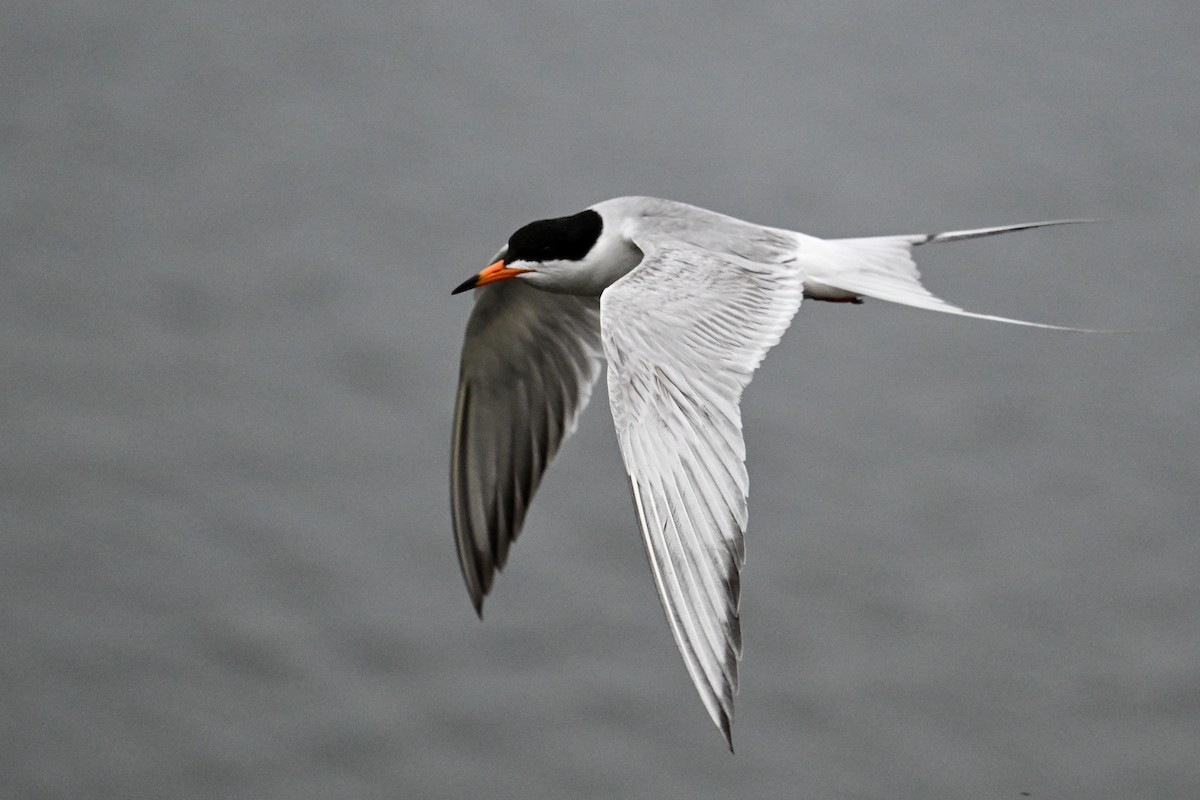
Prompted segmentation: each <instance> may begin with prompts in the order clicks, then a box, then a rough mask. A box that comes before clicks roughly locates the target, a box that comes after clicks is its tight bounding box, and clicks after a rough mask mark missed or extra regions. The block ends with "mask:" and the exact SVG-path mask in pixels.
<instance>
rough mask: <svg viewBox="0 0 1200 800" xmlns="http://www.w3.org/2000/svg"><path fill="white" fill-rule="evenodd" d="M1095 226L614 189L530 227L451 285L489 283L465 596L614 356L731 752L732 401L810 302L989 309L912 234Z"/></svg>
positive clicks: (477, 378)
mask: <svg viewBox="0 0 1200 800" xmlns="http://www.w3.org/2000/svg"><path fill="white" fill-rule="evenodd" d="M1083 221H1084V220H1053V221H1047V222H1033V223H1027V224H1024V225H1004V226H1000V227H994V228H977V229H975V230H963V231H950V232H946V233H934V234H914V235H907V236H876V237H868V238H856V239H819V238H817V237H814V236H809V235H806V234H803V233H797V232H795V231H790V230H784V229H782V228H772V227H767V226H765V225H757V224H754V223H752V222H746V221H743V220H740V219H735V218H734V217H729V216H726V215H724V214H719V213H717V212H715V211H709V210H707V209H704V208H699V207H696V206H692V205H687V204H685V203H679V202H675V201H672V200H660V199H656V198H650V197H618V198H615V199H612V200H605V201H604V202H602V203H597V204H596V205H594V206H591V207H590V208H587V209H585V210H583V211H581V212H579V213H578V214H572V215H570V216H566V217H558V218H555V219H543V220H538V221H536V222H531V223H529V224H528V225H525V226H524V227H522V228H520V229H519V230H517V232H516V233H514V234H513V235H512V236H511V237H509V239H508V243H507V244H506V245H505V246H504V247H502V248H501V249H500V251H499V252H498V253H497V254H496V255H495V257H493V259H492V263H491V265H490V266H488V267H487V268H485V269H483V270H482V271H481V272H479V273H478V274H476V275H474V276H472V277H471V278H469V279H468V280H466V281H465V282H464V283H463V284H461V285H460V286H459V287H458V288H456V289H455V290H454V292H453V293H454V294H457V293H459V292H464V291H467V290H470V289H474V290H476V302H475V306H474V308H473V310H472V312H471V316H470V319H469V320H468V322H467V330H466V335H465V339H464V341H463V347H462V363H461V372H460V376H459V383H458V395H457V400H456V403H455V410H454V438H453V443H452V447H451V458H450V495H451V511H452V516H453V525H454V538H455V542H456V543H457V547H458V559H459V564H460V565H461V567H462V573H463V578H464V579H465V581H466V584H467V591H468V593H469V594H470V596H471V602H472V603H473V604H474V606H475V609H476V611H477V612H478V613H479V614H480V615H481V616H482V609H483V598H484V596H485V595H486V594H487V593H488V591H489V590H490V589H491V588H492V581H493V579H494V577H495V573H496V571H497V570H499V569H501V568H502V567H503V566H504V563H505V561H506V560H507V558H508V551H509V547H510V546H511V545H512V543H513V541H514V540H515V539H516V538H517V536H518V535H519V534H520V532H521V526H522V523H523V521H524V519H525V513H526V510H527V509H528V508H529V503H530V501H531V500H532V499H533V494H534V492H535V491H536V489H537V487H538V483H539V482H540V480H541V478H542V474H543V473H544V471H545V470H546V468H547V466H548V465H549V463H550V460H551V459H552V458H553V457H554V454H555V453H556V452H557V451H558V448H559V445H561V444H562V442H563V440H564V439H566V437H567V436H569V435H570V433H571V432H572V430H574V428H575V424H576V421H577V420H578V418H579V414H580V412H582V411H583V408H584V406H586V405H587V401H588V398H589V396H590V395H591V392H592V387H593V385H594V384H595V382H596V379H597V378H598V377H599V375H600V367H601V364H602V362H605V361H606V362H607V364H608V394H609V404H610V406H611V409H612V417H613V423H614V425H615V426H616V431H617V442H618V445H619V448H620V452H621V458H622V460H623V461H624V464H625V471H626V473H627V474H628V477H629V483H630V486H631V487H632V489H633V505H634V509H635V511H636V514H637V520H638V525H639V527H640V528H641V533H642V539H643V541H644V543H645V547H646V554H647V556H648V558H649V562H650V568H651V572H652V573H653V576H654V584H655V587H656V588H657V589H658V595H659V598H660V599H661V600H662V606H663V610H664V611H665V612H666V616H667V623H668V624H669V626H670V628H671V634H672V635H673V636H674V638H675V644H676V645H677V646H678V648H679V652H680V653H681V654H682V656H683V662H684V664H685V665H686V667H687V671H688V673H689V675H690V676H691V679H692V682H693V683H694V684H695V687H696V691H697V692H698V693H699V695H700V699H701V700H702V701H703V703H704V707H705V709H707V711H708V714H709V716H710V717H711V718H712V720H713V722H714V723H715V724H716V725H717V727H718V728H720V730H721V732H722V733H723V734H724V736H725V739H726V742H727V743H728V744H729V745H730V747H731V749H732V724H733V700H734V695H735V693H736V692H737V685H738V661H739V659H740V658H741V653H742V637H741V625H740V623H739V620H738V602H739V597H740V572H741V568H742V564H743V562H744V549H743V537H744V534H745V530H746V501H747V492H748V487H749V482H748V479H747V475H746V465H745V461H746V447H745V443H744V441H743V438H742V420H741V413H740V410H739V407H738V404H739V401H740V399H741V395H742V390H743V389H745V388H746V385H747V384H748V383H749V382H750V378H751V376H752V375H753V374H754V371H755V369H756V368H757V367H758V365H759V363H760V362H761V361H762V359H763V356H764V355H766V353H767V351H768V350H769V349H771V347H772V346H774V345H775V344H776V343H777V342H778V341H779V338H780V336H782V335H783V332H784V330H785V329H786V328H787V327H788V325H789V323H790V322H791V320H792V316H793V315H794V314H795V313H796V311H797V309H799V307H800V302H801V300H802V299H803V298H808V299H812V300H824V301H830V302H842V303H861V302H862V299H863V298H864V297H871V298H876V299H879V300H888V301H891V302H893V303H901V304H903V305H908V306H914V307H916V308H924V309H929V310H931V311H941V312H945V313H949V314H959V315H962V316H967V317H977V318H980V319H988V320H996V321H999V322H1008V323H1013V324H1016V325H1030V326H1034V327H1038V328H1054V329H1059V330H1084V329H1079V328H1064V327H1062V326H1057V325H1045V324H1041V323H1036V322H1025V321H1022V320H1016V319H1008V318H1006V317H997V316H993V315H990V314H977V313H973V312H970V311H965V310H963V309H962V308H959V307H958V306H954V305H950V304H949V303H947V302H945V301H943V300H941V299H940V298H938V297H936V296H934V295H933V294H932V293H930V292H929V290H927V289H926V288H925V287H924V286H923V285H922V284H921V279H920V273H919V272H918V271H917V267H916V265H915V264H914V262H913V257H912V251H913V248H915V247H919V246H922V245H927V244H935V243H939V242H955V241H961V240H964V239H975V238H978V237H982V236H992V235H994V234H1000V233H1009V232H1012V231H1020V230H1027V229H1030V228H1041V227H1046V226H1050V225H1063V224H1068V223H1073V222H1083Z"/></svg>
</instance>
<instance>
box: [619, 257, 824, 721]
mask: <svg viewBox="0 0 1200 800" xmlns="http://www.w3.org/2000/svg"><path fill="white" fill-rule="evenodd" d="M638 245H639V246H640V247H641V248H642V249H643V251H644V252H645V253H646V256H645V258H644V259H643V261H642V263H641V264H640V265H639V266H638V267H637V268H636V269H634V270H633V271H632V272H630V273H629V274H628V275H626V276H625V277H624V278H622V279H621V280H619V281H617V282H616V283H615V284H613V285H612V286H611V287H609V288H608V289H607V290H606V291H605V292H604V294H603V295H602V297H601V338H602V340H603V344H604V353H605V356H606V357H607V359H608V391H609V402H610V405H611V407H612V414H613V421H614V422H615V424H616V429H617V439H618V442H619V445H620V449H621V456H622V458H623V459H624V462H625V468H626V471H627V472H628V475H629V480H630V484H631V486H632V489H633V501H634V506H635V509H636V511H637V517H638V523H639V525H640V526H641V531H642V536H643V538H644V540H645V545H646V554H647V556H648V558H649V561H650V567H651V570H652V572H653V574H654V582H655V585H656V586H657V588H658V594H659V597H660V598H661V600H662V604H663V608H664V610H665V611H666V615H667V621H668V623H669V624H670V627H671V632H672V634H674V637H675V642H676V644H677V645H678V647H679V651H680V653H682V655H683V660H684V663H685V665H686V666H687V670H688V673H689V674H690V675H691V678H692V681H693V682H694V683H695V685H696V689H697V691H698V692H699V693H700V698H701V700H703V702H704V706H705V708H706V709H707V710H708V713H709V715H710V716H711V717H712V719H713V722H715V723H716V724H717V726H718V727H720V729H721V731H722V732H723V733H724V734H725V737H726V739H727V740H730V737H731V726H732V721H733V698H734V694H735V693H736V691H737V669H738V659H739V658H740V657H741V649H742V648H741V628H740V623H739V621H738V600H739V595H740V590H739V573H740V570H741V567H742V563H743V560H744V547H743V535H744V532H745V529H746V497H747V490H748V480H747V475H746V467H745V444H744V442H743V439H742V429H741V428H742V426H741V412H740V410H739V408H738V403H739V401H740V399H741V395H742V390H743V389H744V388H745V386H746V385H747V384H748V383H749V382H750V378H751V376H752V375H753V373H754V370H755V368H757V367H758V365H759V363H760V362H761V361H762V359H763V356H764V355H766V352H767V350H769V349H770V348H771V347H772V346H773V345H774V344H775V343H776V342H778V341H779V338H780V336H781V335H782V334H783V332H784V330H786V328H787V326H788V323H789V322H790V321H791V319H792V316H793V315H794V314H795V313H796V310H797V309H798V308H799V307H800V299H801V295H802V285H801V277H800V274H799V273H798V271H796V270H795V268H794V266H791V265H781V264H758V263H753V262H748V261H744V260H741V259H738V258H736V257H734V256H724V255H717V254H715V253H713V252H712V251H706V250H698V249H696V248H695V247H693V246H689V245H686V244H683V243H677V242H660V243H646V242H642V241H639V242H638Z"/></svg>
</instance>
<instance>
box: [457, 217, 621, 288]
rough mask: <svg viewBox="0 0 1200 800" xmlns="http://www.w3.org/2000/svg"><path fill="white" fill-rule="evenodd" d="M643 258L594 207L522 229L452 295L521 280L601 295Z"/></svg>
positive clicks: (533, 284) (543, 285) (509, 238)
mask: <svg viewBox="0 0 1200 800" xmlns="http://www.w3.org/2000/svg"><path fill="white" fill-rule="evenodd" d="M640 259H641V252H640V251H638V250H637V248H636V247H634V246H633V244H632V243H630V242H628V241H627V240H625V239H624V238H623V237H622V236H621V234H620V232H619V231H618V230H616V226H613V225H611V224H608V223H607V221H606V220H605V218H604V217H603V216H601V214H600V212H599V211H597V210H595V209H593V208H589V209H586V210H584V211H580V212H579V213H578V214H572V215H571V216H569V217H556V218H554V219H540V220H537V221H536V222H531V223H529V224H528V225H525V226H524V227H522V228H520V229H518V230H517V232H516V233H514V234H513V235H512V236H510V237H508V244H507V245H505V246H504V247H503V248H502V249H501V250H500V252H499V253H497V254H496V258H495V259H494V260H493V263H492V264H491V265H490V266H488V267H486V268H484V269H483V270H482V271H480V272H479V273H478V274H476V275H473V276H471V277H470V278H468V279H467V280H465V281H463V283H461V284H460V285H459V286H458V287H457V288H456V289H455V290H454V291H453V292H451V294H458V293H459V292H465V291H467V290H468V289H475V288H478V287H480V286H486V285H487V284H489V283H495V282H497V281H503V280H508V279H510V278H519V279H521V280H524V281H527V282H528V283H529V284H531V285H532V286H535V287H537V288H538V289H543V290H545V291H550V292H564V293H567V294H581V295H598V294H600V292H602V291H604V289H605V288H607V287H608V285H609V284H611V283H612V282H613V281H614V280H616V279H617V278H619V277H621V275H624V274H625V273H626V272H628V271H629V270H630V269H632V268H633V267H634V266H635V265H636V264H637V263H638V261H639V260H640Z"/></svg>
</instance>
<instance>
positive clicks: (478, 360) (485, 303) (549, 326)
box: [450, 280, 601, 614]
mask: <svg viewBox="0 0 1200 800" xmlns="http://www.w3.org/2000/svg"><path fill="white" fill-rule="evenodd" d="M476 294H477V298H476V303H475V307H474V309H472V311H471V317H470V320H469V321H468V322H467V331H466V335H465V337H464V339H463V347H462V362H461V369H460V372H459V380H458V395H457V400H456V402H455V408H454V439H453V442H452V445H451V453H450V506H451V514H452V518H453V522H454V539H455V542H456V544H457V547H458V561H459V565H460V566H461V567H462V573H463V579H464V580H465V581H466V584H467V591H468V592H469V594H470V596H471V602H472V603H473V604H474V606H475V610H476V611H477V612H479V613H481V614H482V608H483V598H484V596H485V595H486V594H487V593H488V591H489V590H490V589H491V586H492V581H493V579H494V577H495V573H496V571H497V570H499V569H501V568H502V567H503V566H504V563H505V561H506V560H507V558H508V549H509V546H510V545H511V544H512V542H513V541H514V540H515V539H516V538H517V536H518V535H519V534H520V532H521V525H522V523H523V522H524V520H525V512H526V510H527V509H528V508H529V503H530V501H531V500H532V499H533V494H534V492H535V491H536V490H537V487H538V484H539V483H540V482H541V478H542V474H543V473H544V472H545V470H546V467H547V466H548V465H549V463H550V460H551V459H553V458H554V455H555V453H556V452H557V451H558V448H559V445H561V444H562V442H563V440H564V439H566V438H567V436H569V435H570V434H571V432H572V431H573V430H574V429H575V423H576V421H577V419H578V417H579V414H580V412H581V411H583V409H584V407H585V406H586V405H587V402H588V399H589V397H590V396H591V393H592V387H593V386H594V385H595V382H596V379H597V378H598V377H599V374H600V359H601V349H600V304H599V300H598V299H596V298H588V297H574V296H570V295H560V294H550V293H548V292H541V291H538V290H536V289H533V288H531V287H529V286H526V285H524V284H523V283H521V282H520V281H519V280H510V281H503V282H500V283H496V284H493V285H491V286H485V287H482V288H480V289H477V290H476Z"/></svg>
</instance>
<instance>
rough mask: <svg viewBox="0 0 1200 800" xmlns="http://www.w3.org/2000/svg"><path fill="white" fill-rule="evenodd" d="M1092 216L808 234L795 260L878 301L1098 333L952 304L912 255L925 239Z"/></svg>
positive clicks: (813, 276)
mask: <svg viewBox="0 0 1200 800" xmlns="http://www.w3.org/2000/svg"><path fill="white" fill-rule="evenodd" d="M1090 221H1091V220H1074V219H1071V220H1053V221H1049V222H1031V223H1026V224H1022V225H1004V226H1000V227H995V228H977V229H974V230H965V231H947V232H945V233H933V234H913V235H909V236H873V237H867V238H860V239H817V238H815V237H804V238H803V239H802V240H801V244H800V248H799V251H798V254H797V261H798V263H799V264H800V267H801V269H802V271H803V272H804V273H805V279H806V280H811V281H815V282H817V283H819V284H823V285H825V286H832V287H834V288H836V289H841V290H843V291H846V292H850V293H852V294H859V295H865V296H866V297H873V298H875V299H877V300H887V301H888V302H891V303H900V304H902V305H906V306H913V307H914V308H923V309H927V310H929V311H940V312H943V313H946V314H957V315H959V316H963V317H974V318H975V319H987V320H992V321H994V322H1007V323H1009V324H1012V325H1027V326H1030V327H1034V328H1050V329H1052V330H1063V331H1081V332H1085V333H1096V332H1097V331H1095V330H1093V329H1090V328H1071V327H1067V326H1064V325H1048V324H1046V323H1043V322H1027V321H1025V320H1020V319H1010V318H1009V317H998V316H995V315H993V314H979V313H976V312H974V311H966V310H964V309H962V308H959V307H958V306H955V305H951V304H950V303H947V302H946V301H945V300H942V299H941V298H940V297H937V296H936V295H934V294H933V293H932V292H930V291H929V290H928V289H926V288H925V287H924V286H923V285H922V284H921V273H920V272H919V271H918V270H917V265H916V264H915V263H914V262H913V256H912V249H913V248H914V247H917V246H920V245H924V244H936V243H940V242H957V241H962V240H964V239H977V238H980V237H983V236H995V235H997V234H1001V233H1011V232H1014V231H1023V230H1030V229H1032V228H1044V227H1049V226H1052V225H1070V224H1075V223H1079V222H1090Z"/></svg>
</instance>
